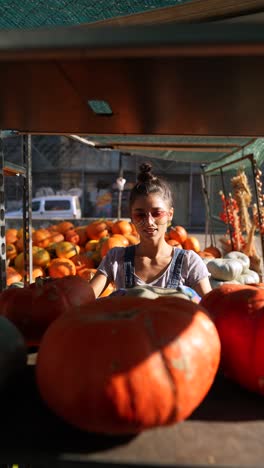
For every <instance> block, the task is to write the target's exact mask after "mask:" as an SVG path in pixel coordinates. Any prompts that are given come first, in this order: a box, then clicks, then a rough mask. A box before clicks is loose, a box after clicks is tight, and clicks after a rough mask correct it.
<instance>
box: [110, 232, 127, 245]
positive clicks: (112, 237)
mask: <svg viewBox="0 0 264 468" xmlns="http://www.w3.org/2000/svg"><path fill="white" fill-rule="evenodd" d="M111 239H119V240H120V241H121V242H122V243H123V246H124V247H127V246H128V245H129V240H128V239H127V237H126V236H125V235H123V234H113V235H112V236H111Z"/></svg>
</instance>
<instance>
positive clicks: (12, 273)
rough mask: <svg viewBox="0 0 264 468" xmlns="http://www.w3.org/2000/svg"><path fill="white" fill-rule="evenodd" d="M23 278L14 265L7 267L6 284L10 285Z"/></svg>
mask: <svg viewBox="0 0 264 468" xmlns="http://www.w3.org/2000/svg"><path fill="white" fill-rule="evenodd" d="M21 280H22V275H21V274H20V273H19V272H18V271H17V270H16V269H15V268H13V267H10V266H8V267H6V284H7V286H10V285H11V284H13V283H17V282H19V281H21Z"/></svg>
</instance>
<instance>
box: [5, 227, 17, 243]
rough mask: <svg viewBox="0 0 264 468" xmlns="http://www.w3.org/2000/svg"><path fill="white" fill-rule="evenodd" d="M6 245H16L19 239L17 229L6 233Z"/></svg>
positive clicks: (8, 230)
mask: <svg viewBox="0 0 264 468" xmlns="http://www.w3.org/2000/svg"><path fill="white" fill-rule="evenodd" d="M5 238H6V244H14V243H15V242H16V241H17V239H18V237H17V229H11V228H10V229H7V230H6V233H5Z"/></svg>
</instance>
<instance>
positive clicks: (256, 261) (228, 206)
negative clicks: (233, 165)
mask: <svg viewBox="0 0 264 468" xmlns="http://www.w3.org/2000/svg"><path fill="white" fill-rule="evenodd" d="M254 175H255V179H256V187H257V197H258V200H257V202H258V205H259V206H260V208H261V210H260V213H259V215H258V212H257V204H256V203H252V194H251V189H250V185H249V182H248V179H247V176H246V174H245V172H244V170H239V171H238V173H237V175H236V176H234V177H232V179H231V184H232V189H233V193H232V194H231V193H230V194H229V195H228V197H225V195H224V194H223V192H220V196H221V200H222V212H221V213H220V219H221V220H222V221H224V223H225V224H226V225H227V226H228V227H227V232H226V235H225V236H224V237H222V239H221V240H220V241H221V243H222V249H223V252H224V254H225V253H227V252H230V251H232V250H234V251H239V252H243V253H245V254H246V255H247V256H248V257H249V260H250V269H251V270H254V271H255V272H257V273H258V274H262V273H263V271H262V270H263V265H262V259H261V257H260V255H259V254H258V253H257V249H256V244H255V233H256V232H257V231H258V232H260V233H261V234H262V233H263V230H264V218H263V194H262V182H261V180H260V176H261V171H260V170H256V174H254ZM230 237H231V239H230Z"/></svg>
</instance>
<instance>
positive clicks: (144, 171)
mask: <svg viewBox="0 0 264 468" xmlns="http://www.w3.org/2000/svg"><path fill="white" fill-rule="evenodd" d="M139 169H140V172H139V174H138V181H139V182H147V181H151V180H153V179H155V177H154V175H153V174H152V172H151V171H152V165H151V164H150V163H143V164H141V165H140V166H139Z"/></svg>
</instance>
